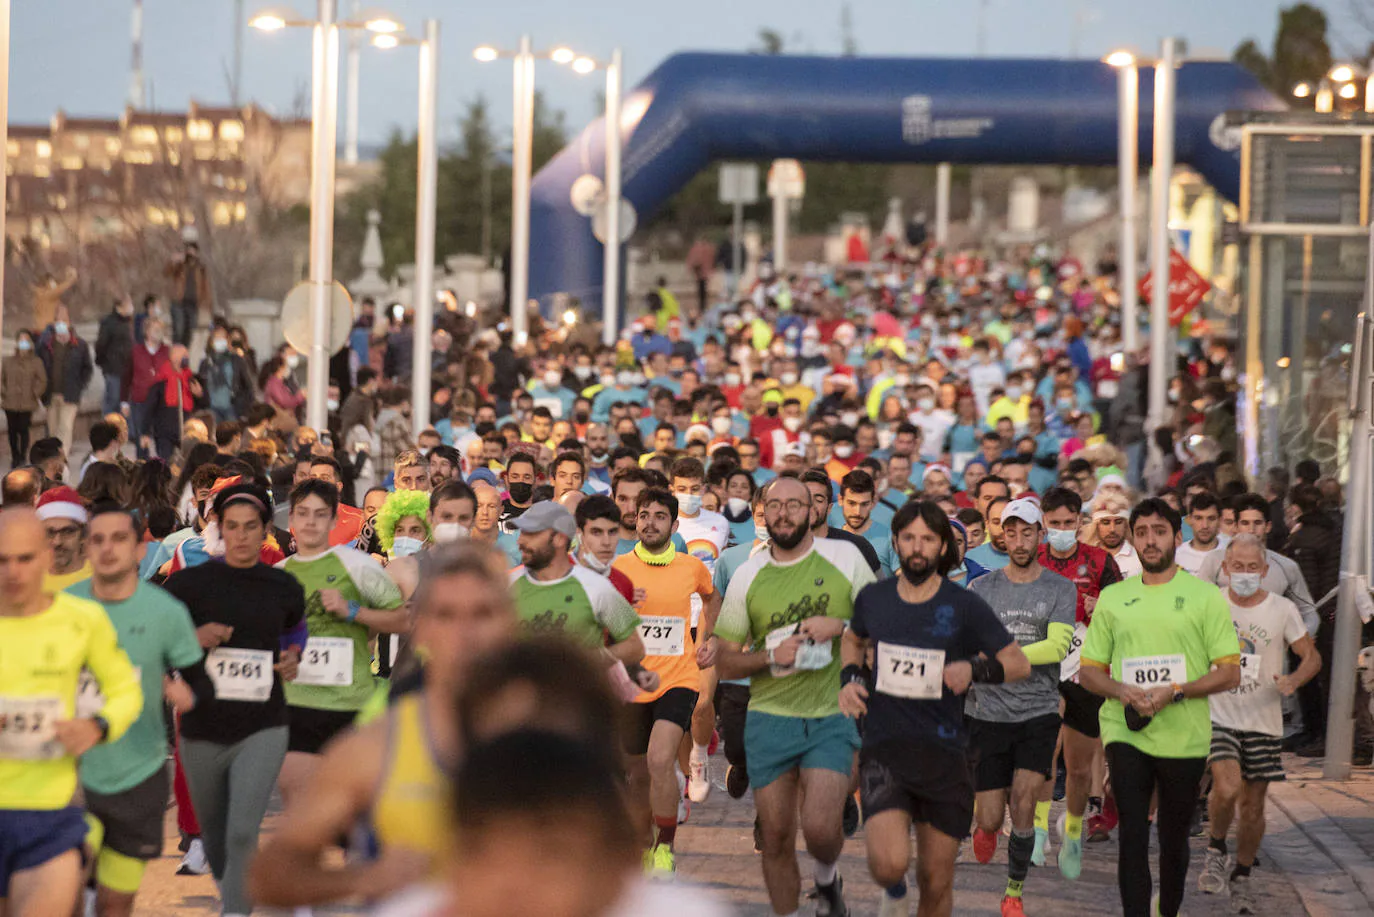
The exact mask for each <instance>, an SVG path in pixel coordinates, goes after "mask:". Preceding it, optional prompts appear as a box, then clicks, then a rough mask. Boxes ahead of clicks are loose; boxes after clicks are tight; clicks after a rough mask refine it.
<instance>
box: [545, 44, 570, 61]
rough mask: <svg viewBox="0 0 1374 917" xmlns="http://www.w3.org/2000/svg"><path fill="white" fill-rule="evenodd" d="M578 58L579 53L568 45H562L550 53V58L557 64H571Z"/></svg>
mask: <svg viewBox="0 0 1374 917" xmlns="http://www.w3.org/2000/svg"><path fill="white" fill-rule="evenodd" d="M576 58H577V54H575V53H574V52H573V49H572V48H569V47H568V46H567V45H560V46H559V47H557V48H554V49H553V51H551V52H550V53H549V60H551V61H553V62H554V63H555V64H571V63H572V62H573V61H574V60H575V59H576Z"/></svg>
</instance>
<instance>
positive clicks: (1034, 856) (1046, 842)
mask: <svg viewBox="0 0 1374 917" xmlns="http://www.w3.org/2000/svg"><path fill="white" fill-rule="evenodd" d="M1049 846H1050V831H1049V829H1048V828H1036V829H1035V847H1034V849H1032V850H1031V865H1032V866H1044V865H1045V852H1046V851H1047V850H1049Z"/></svg>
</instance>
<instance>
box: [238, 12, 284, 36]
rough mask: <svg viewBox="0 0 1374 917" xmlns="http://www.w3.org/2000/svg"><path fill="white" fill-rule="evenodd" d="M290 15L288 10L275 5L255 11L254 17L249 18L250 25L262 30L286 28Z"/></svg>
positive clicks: (271, 30)
mask: <svg viewBox="0 0 1374 917" xmlns="http://www.w3.org/2000/svg"><path fill="white" fill-rule="evenodd" d="M289 15H290V14H289V13H287V12H286V11H284V10H280V9H277V8H275V7H273V8H272V9H266V10H262V11H261V12H259V13H255V14H254V15H253V18H252V19H249V20H248V25H249V26H250V27H251V28H254V29H257V30H258V31H260V32H276V31H279V30H281V29H284V28H286V23H287V16H289Z"/></svg>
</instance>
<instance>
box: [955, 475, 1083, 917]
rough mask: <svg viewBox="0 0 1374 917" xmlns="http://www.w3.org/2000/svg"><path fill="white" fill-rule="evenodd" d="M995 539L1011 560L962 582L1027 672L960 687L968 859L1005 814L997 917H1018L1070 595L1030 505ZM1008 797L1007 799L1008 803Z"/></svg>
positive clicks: (990, 842)
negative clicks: (970, 801)
mask: <svg viewBox="0 0 1374 917" xmlns="http://www.w3.org/2000/svg"><path fill="white" fill-rule="evenodd" d="M1001 521H1002V536H1003V539H1004V540H1005V542H1006V546H1007V557H1008V559H1009V560H1010V561H1011V562H1010V563H1008V564H1007V565H1006V566H1005V567H1003V568H1002V569H1001V570H994V571H993V572H992V573H989V574H988V575H986V576H982V577H979V578H978V579H976V580H974V581H973V582H972V583H971V584H969V589H971V590H972V591H973V592H974V594H975V595H977V596H979V597H980V598H981V599H983V601H985V602H987V603H988V605H989V606H990V607H991V608H992V609H993V610H994V611H996V612H997V617H998V618H1000V619H1001V621H1002V624H1003V626H1004V627H1006V629H1007V631H1008V632H1009V633H1010V634H1011V635H1012V636H1013V637H1014V638H1015V639H1016V642H1017V643H1018V644H1020V646H1021V651H1022V652H1023V653H1025V655H1026V658H1027V659H1028V660H1030V663H1031V665H1032V666H1034V668H1032V669H1031V675H1030V677H1029V678H1028V679H1026V680H1025V681H1023V682H1019V683H1017V684H1015V685H974V686H973V687H972V688H970V689H969V699H968V704H967V708H966V709H967V711H968V715H969V717H970V722H969V739H970V742H969V744H970V758H971V759H972V761H973V762H974V765H973V782H974V789H975V790H976V791H977V793H978V795H977V820H978V824H977V829H976V830H975V831H974V832H973V853H974V856H975V857H976V858H977V860H978V862H980V863H989V862H991V861H992V855H993V854H994V853H996V852H997V833H998V832H999V831H1000V830H1001V828H1002V813H1003V811H1004V810H1006V809H1008V808H1009V809H1010V810H1011V840H1010V842H1009V843H1008V846H1007V873H1008V882H1007V892H1006V896H1005V897H1004V898H1003V900H1002V914H1003V917H1012V915H1021V914H1023V913H1024V911H1023V909H1022V906H1021V891H1022V888H1023V886H1024V885H1025V882H1026V873H1027V872H1028V871H1029V870H1030V866H1031V854H1032V853H1033V852H1034V849H1035V842H1036V832H1035V830H1034V826H1035V808H1036V798H1037V797H1038V796H1039V794H1040V791H1041V790H1042V789H1044V787H1045V786H1046V784H1047V783H1048V782H1049V776H1050V772H1051V770H1052V769H1053V766H1054V749H1055V745H1056V744H1057V742H1058V740H1059V662H1060V660H1062V659H1063V658H1064V656H1065V655H1067V654H1068V651H1069V643H1070V641H1072V640H1073V621H1074V609H1075V607H1076V606H1077V594H1076V592H1075V591H1074V588H1073V584H1072V583H1070V582H1069V581H1068V580H1066V579H1065V578H1064V577H1062V576H1060V575H1058V574H1056V573H1054V572H1053V571H1050V570H1047V569H1046V568H1045V567H1043V566H1041V564H1040V559H1039V551H1040V535H1041V531H1042V528H1043V526H1042V517H1041V514H1040V508H1039V507H1037V506H1036V505H1035V502H1034V501H1032V500H1013V501H1012V502H1010V503H1008V504H1007V505H1006V507H1004V508H1003V510H1002V520H1001ZM1008 794H1010V798H1008Z"/></svg>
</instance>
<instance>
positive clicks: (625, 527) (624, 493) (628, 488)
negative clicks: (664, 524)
mask: <svg viewBox="0 0 1374 917" xmlns="http://www.w3.org/2000/svg"><path fill="white" fill-rule="evenodd" d="M661 480H662V479H661V478H659V477H658V476H657V475H655V474H654V473H653V472H650V471H645V470H644V469H643V468H638V467H636V468H626V469H625V470H623V471H617V472H616V474H615V477H614V478H612V480H611V496H612V497H613V498H614V499H615V505H616V508H617V509H619V510H620V540H619V541H618V542H616V546H615V556H616V557H619V556H621V555H622V554H629V553H630V552H631V551H633V550H634V549H635V545H637V544H639V534H638V533H637V532H636V531H635V524H636V523H635V520H636V519H637V517H638V514H639V510H638V509H636V505H637V504H638V501H639V495H640V494H641V493H643V492H644V490H645V488H647V487H652V486H655V482H656V481H661ZM673 547H675V548H677V549H678V550H679V551H681V552H682V553H684V554H686V553H687V542H686V540H684V539H683V537H682V534H681V533H679V532H674V533H673Z"/></svg>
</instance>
